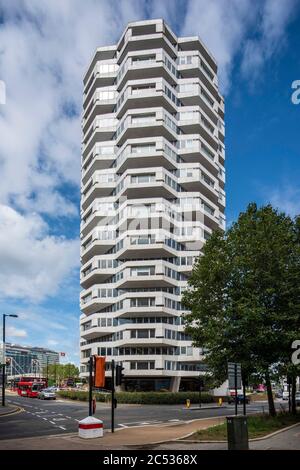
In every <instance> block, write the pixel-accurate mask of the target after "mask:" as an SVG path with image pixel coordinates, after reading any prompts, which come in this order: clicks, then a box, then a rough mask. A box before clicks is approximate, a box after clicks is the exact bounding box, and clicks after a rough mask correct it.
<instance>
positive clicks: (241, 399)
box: [228, 395, 250, 405]
mask: <svg viewBox="0 0 300 470" xmlns="http://www.w3.org/2000/svg"><path fill="white" fill-rule="evenodd" d="M245 401H246V404H248V403H250V398H249V397H247V395H246V400H245ZM237 402H238V405H242V404H243V403H244V395H238V396H237ZM228 403H229V404H231V403H235V396H234V395H230V396H229V397H228Z"/></svg>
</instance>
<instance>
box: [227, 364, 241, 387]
mask: <svg viewBox="0 0 300 470" xmlns="http://www.w3.org/2000/svg"><path fill="white" fill-rule="evenodd" d="M235 373H236V387H237V388H238V389H239V388H241V386H242V368H241V364H240V363H239V362H228V387H229V388H235Z"/></svg>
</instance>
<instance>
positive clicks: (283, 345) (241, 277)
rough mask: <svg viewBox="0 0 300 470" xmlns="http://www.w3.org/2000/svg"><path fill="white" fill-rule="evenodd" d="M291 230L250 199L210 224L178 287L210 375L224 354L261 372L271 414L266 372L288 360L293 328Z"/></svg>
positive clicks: (217, 372)
mask: <svg viewBox="0 0 300 470" xmlns="http://www.w3.org/2000/svg"><path fill="white" fill-rule="evenodd" d="M297 223H298V222H297ZM296 232H297V230H296V229H295V223H294V222H293V220H292V219H291V218H290V217H287V216H286V215H285V214H283V213H279V212H278V211H276V210H274V209H273V208H272V207H271V206H270V205H267V206H264V207H262V208H260V209H259V208H257V206H256V204H254V203H253V204H250V205H249V206H248V208H247V210H246V212H244V213H241V214H240V216H239V218H238V220H237V222H236V223H234V224H233V225H232V226H231V227H230V228H229V229H228V230H227V231H226V232H225V233H224V232H221V231H215V232H214V233H213V235H212V237H211V238H210V239H209V240H208V241H207V242H206V244H205V246H204V248H203V255H201V256H200V257H199V258H198V260H197V262H196V263H195V266H194V268H193V272H192V275H191V277H190V279H189V288H188V289H187V291H186V292H185V293H184V295H183V303H184V305H185V306H186V307H187V308H188V309H189V310H190V313H188V314H186V315H185V323H186V331H187V332H188V333H189V334H190V335H191V336H192V339H193V342H194V344H195V345H196V346H199V347H204V348H206V349H207V355H206V362H207V364H208V367H209V369H210V370H211V371H212V373H213V374H214V376H215V377H216V379H217V381H218V382H219V383H222V382H223V380H224V379H225V378H226V375H227V370H226V369H227V367H226V366H227V361H237V362H241V364H242V369H243V372H244V374H243V375H244V379H246V377H247V376H250V375H251V374H256V375H258V376H262V377H264V380H265V383H266V386H267V393H268V402H269V412H270V414H271V415H275V414H276V411H275V406H274V400H273V395H272V388H271V378H270V377H271V374H272V373H273V372H274V368H276V367H277V365H278V364H279V363H280V362H286V361H287V351H288V350H289V353H290V352H291V349H290V348H291V337H292V336H293V335H294V334H295V329H296V327H298V331H299V308H297V307H296V305H298V306H299V290H297V289H296V288H295V285H296V284H297V283H298V285H299V284H300V278H299V259H298V260H297V256H296V251H295V246H296ZM297 263H298V264H297ZM295 276H296V277H297V279H295ZM294 339H295V338H294Z"/></svg>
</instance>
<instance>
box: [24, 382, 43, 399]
mask: <svg viewBox="0 0 300 470" xmlns="http://www.w3.org/2000/svg"><path fill="white" fill-rule="evenodd" d="M43 388H47V380H43V379H42V380H39V381H37V380H35V381H33V382H32V381H28V380H26V381H19V382H18V389H17V392H18V395H20V396H21V397H29V398H37V396H38V394H39V392H40V391H41V390H43Z"/></svg>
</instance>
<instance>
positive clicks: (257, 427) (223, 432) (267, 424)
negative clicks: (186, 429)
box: [187, 413, 300, 441]
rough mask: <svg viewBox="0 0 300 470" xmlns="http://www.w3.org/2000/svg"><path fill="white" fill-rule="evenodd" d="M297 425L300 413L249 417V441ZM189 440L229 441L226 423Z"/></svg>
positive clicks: (199, 432)
mask: <svg viewBox="0 0 300 470" xmlns="http://www.w3.org/2000/svg"><path fill="white" fill-rule="evenodd" d="M295 423H300V413H297V415H292V414H289V413H279V414H278V415H277V416H275V417H272V416H269V415H267V414H265V415H255V416H253V415H252V416H248V433H249V439H255V438H256V437H263V436H266V435H267V434H271V433H272V432H275V431H278V430H279V429H282V428H285V427H287V426H291V425H292V424H295ZM187 439H190V440H199V441H219V440H220V441H227V426H226V423H224V424H219V425H217V426H213V427H211V428H208V429H201V430H199V431H197V432H195V433H194V434H193V435H192V436H190V437H188V438H187Z"/></svg>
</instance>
